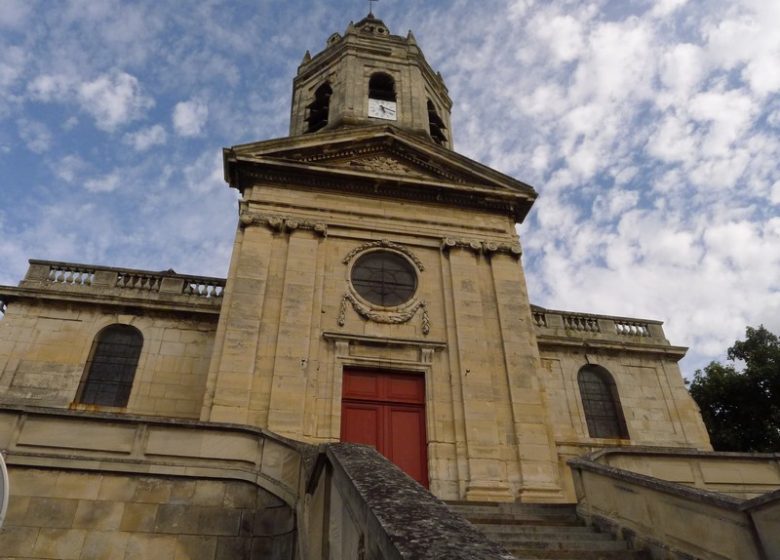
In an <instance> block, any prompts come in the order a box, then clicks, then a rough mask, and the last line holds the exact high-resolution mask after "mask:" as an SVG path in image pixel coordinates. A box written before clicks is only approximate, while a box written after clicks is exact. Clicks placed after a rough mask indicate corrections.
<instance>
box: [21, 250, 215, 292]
mask: <svg viewBox="0 0 780 560" xmlns="http://www.w3.org/2000/svg"><path fill="white" fill-rule="evenodd" d="M19 286H20V288H33V289H44V290H47V291H49V290H56V291H59V292H69V293H80V294H84V295H88V294H100V295H104V296H105V295H111V296H118V297H133V298H139V297H141V298H146V299H148V298H149V297H153V298H155V299H161V298H168V299H169V298H174V299H180V298H183V299H184V300H187V301H192V300H193V298H194V299H195V300H196V301H200V300H203V301H209V302H212V303H219V302H221V300H222V296H223V294H224V291H225V280H224V279H223V278H210V277H203V276H188V275H184V274H177V273H176V272H175V271H173V270H167V271H161V272H154V271H148V270H133V269H125V268H113V267H106V266H91V265H82V264H75V263H65V262H56V261H41V260H30V267H29V268H28V270H27V274H26V276H25V278H24V280H22V282H21V283H20V284H19Z"/></svg>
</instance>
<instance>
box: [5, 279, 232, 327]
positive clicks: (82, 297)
mask: <svg viewBox="0 0 780 560" xmlns="http://www.w3.org/2000/svg"><path fill="white" fill-rule="evenodd" d="M180 297H181V298H182V299H181V300H180V301H173V300H171V299H169V298H164V299H163V298H161V299H149V298H148V297H144V298H135V297H124V296H115V295H109V294H101V293H96V292H92V291H87V290H84V289H81V288H80V287H69V288H64V289H63V288H58V289H56V290H53V289H46V288H18V287H14V286H0V301H2V302H3V303H4V304H5V305H8V304H9V303H11V302H13V301H15V300H20V301H24V300H27V301H40V300H44V301H56V302H68V303H79V304H87V305H99V306H110V307H122V308H132V309H146V310H150V311H152V310H154V311H161V312H172V313H184V314H196V315H211V316H214V318H215V319H216V318H217V317H218V316H219V313H220V307H221V301H220V302H204V301H197V300H196V301H193V300H192V299H190V298H188V297H187V296H180Z"/></svg>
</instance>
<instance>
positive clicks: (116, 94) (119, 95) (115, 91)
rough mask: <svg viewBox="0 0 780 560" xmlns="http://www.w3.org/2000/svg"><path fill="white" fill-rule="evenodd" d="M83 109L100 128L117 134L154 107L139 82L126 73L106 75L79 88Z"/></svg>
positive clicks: (152, 101)
mask: <svg viewBox="0 0 780 560" xmlns="http://www.w3.org/2000/svg"><path fill="white" fill-rule="evenodd" d="M78 97H79V101H80V102H81V108H82V109H83V110H84V111H86V112H87V113H89V114H90V115H92V117H93V118H94V119H95V124H96V125H97V126H98V128H101V129H103V130H106V131H109V132H110V131H113V130H114V129H116V128H117V127H119V126H121V125H123V124H125V123H128V122H130V121H132V120H135V119H137V118H139V117H141V116H142V115H143V113H144V112H145V111H146V110H147V109H149V108H151V107H153V106H154V100H153V99H152V98H150V97H147V96H146V95H144V94H143V92H142V91H141V86H140V84H139V83H138V79H137V78H135V77H134V76H131V75H130V74H127V73H125V72H115V73H113V74H104V75H102V76H100V77H98V78H96V79H95V80H92V81H91V82H87V83H84V84H81V85H80V86H79V88H78Z"/></svg>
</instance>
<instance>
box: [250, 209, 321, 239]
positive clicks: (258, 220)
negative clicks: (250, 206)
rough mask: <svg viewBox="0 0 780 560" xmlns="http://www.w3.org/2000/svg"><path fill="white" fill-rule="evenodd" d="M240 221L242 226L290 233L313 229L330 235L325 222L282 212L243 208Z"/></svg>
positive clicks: (317, 232)
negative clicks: (254, 210) (269, 212)
mask: <svg viewBox="0 0 780 560" xmlns="http://www.w3.org/2000/svg"><path fill="white" fill-rule="evenodd" d="M238 223H239V225H240V226H241V227H242V228H247V227H250V226H266V227H267V228H268V229H270V230H272V231H277V232H280V233H290V232H293V231H295V230H311V231H313V232H315V233H316V234H318V235H321V236H322V237H327V235H328V224H326V223H324V222H312V221H309V220H301V219H300V218H295V217H292V216H285V215H281V214H260V213H256V212H250V211H249V210H247V209H246V208H242V210H241V215H240V216H239V218H238Z"/></svg>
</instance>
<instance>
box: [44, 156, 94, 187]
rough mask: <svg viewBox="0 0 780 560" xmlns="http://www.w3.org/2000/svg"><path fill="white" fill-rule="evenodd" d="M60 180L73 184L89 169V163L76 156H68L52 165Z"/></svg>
mask: <svg viewBox="0 0 780 560" xmlns="http://www.w3.org/2000/svg"><path fill="white" fill-rule="evenodd" d="M52 167H53V169H54V173H55V175H56V176H57V178H58V179H61V180H63V181H65V182H66V183H73V182H74V181H76V179H77V178H78V176H79V175H81V174H82V173H83V172H84V171H85V170H86V169H87V167H88V166H87V163H86V162H85V161H84V160H83V159H81V158H80V157H79V156H77V155H75V154H70V155H67V156H65V157H63V158H61V159H60V160H59V161H58V162H57V163H55V164H53V165H52Z"/></svg>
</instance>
